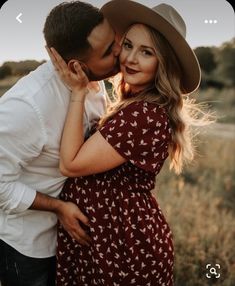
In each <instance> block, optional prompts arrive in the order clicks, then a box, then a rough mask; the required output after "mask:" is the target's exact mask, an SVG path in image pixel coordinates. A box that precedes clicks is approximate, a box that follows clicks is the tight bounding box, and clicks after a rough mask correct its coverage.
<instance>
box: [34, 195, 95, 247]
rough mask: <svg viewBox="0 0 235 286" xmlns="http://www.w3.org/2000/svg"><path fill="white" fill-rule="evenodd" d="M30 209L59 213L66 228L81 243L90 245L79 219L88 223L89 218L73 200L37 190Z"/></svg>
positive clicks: (58, 215) (59, 217)
mask: <svg viewBox="0 0 235 286" xmlns="http://www.w3.org/2000/svg"><path fill="white" fill-rule="evenodd" d="M30 209H32V210H40V211H49V212H53V213H55V214H56V215H57V217H58V219H59V220H60V222H61V224H62V226H63V227H64V229H65V230H66V231H67V232H68V233H69V234H70V235H71V237H72V238H74V239H76V240H77V241H78V242H79V243H80V244H83V245H89V243H90V241H91V240H90V237H89V236H88V235H87V234H86V232H85V231H84V230H83V229H82V228H81V226H80V224H79V221H80V222H82V223H83V224H85V225H88V218H87V217H86V216H85V215H84V214H83V213H82V212H81V211H80V209H79V208H78V206H77V205H76V204H74V203H72V202H64V201H61V200H59V199H56V198H52V197H50V196H48V195H45V194H42V193H39V192H37V194H36V197H35V199H34V202H33V204H32V205H31V207H30Z"/></svg>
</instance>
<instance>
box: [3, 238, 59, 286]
mask: <svg viewBox="0 0 235 286" xmlns="http://www.w3.org/2000/svg"><path fill="white" fill-rule="evenodd" d="M0 281H1V283H2V284H1V286H54V285H55V257H49V258H31V257H28V256H25V255H23V254H21V253H19V252H18V251H16V250H15V249H14V248H12V247H10V246H9V245H8V244H6V243H5V242H4V241H2V240H0Z"/></svg>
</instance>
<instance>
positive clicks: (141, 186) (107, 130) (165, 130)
mask: <svg viewBox="0 0 235 286" xmlns="http://www.w3.org/2000/svg"><path fill="white" fill-rule="evenodd" d="M99 132H100V133H101V135H102V136H103V137H104V138H105V139H106V140H107V142H109V144H111V145H112V146H113V148H115V150H117V152H119V154H120V155H122V156H123V157H124V158H126V159H127V162H126V163H124V164H122V165H121V166H118V167H117V168H115V169H112V170H110V171H107V172H104V173H100V174H95V175H89V176H84V177H79V178H69V179H68V180H67V181H66V183H65V185H64V188H63V190H62V193H61V199H63V200H65V201H72V202H74V203H76V204H77V205H78V207H79V208H80V210H81V211H82V212H84V214H85V215H86V216H87V217H88V218H89V220H90V227H89V228H88V227H86V226H83V227H84V228H85V229H86V230H87V232H88V233H89V235H90V236H91V239H92V243H91V246H90V247H88V246H82V245H80V244H78V243H77V242H76V241H75V240H73V239H72V238H70V236H69V235H68V234H67V233H66V231H65V230H64V229H63V227H62V226H61V225H59V226H58V247H57V286H62V285H63V286H66V285H68V286H72V285H77V286H93V285H104V286H127V285H134V286H157V285H161V286H167V285H168V286H172V285H173V244H172V234H171V230H170V228H169V226H168V224H167V222H166V220H165V218H164V215H163V214H162V211H161V209H160V207H159V205H158V203H157V201H156V199H155V197H154V196H153V194H152V193H151V190H152V189H153V188H154V186H155V179H156V174H158V173H159V171H160V169H161V167H162V165H163V163H164V161H165V159H166V158H167V156H168V151H167V150H168V145H169V142H170V140H171V129H170V127H169V120H168V117H167V114H166V112H165V110H164V109H163V108H161V107H159V106H158V105H156V104H153V103H147V102H144V101H141V102H135V103H131V104H129V105H128V106H127V107H125V108H123V109H121V110H120V111H119V112H117V114H115V115H114V116H113V118H112V119H110V120H108V121H107V122H106V123H105V124H104V126H103V127H101V128H100V130H99Z"/></svg>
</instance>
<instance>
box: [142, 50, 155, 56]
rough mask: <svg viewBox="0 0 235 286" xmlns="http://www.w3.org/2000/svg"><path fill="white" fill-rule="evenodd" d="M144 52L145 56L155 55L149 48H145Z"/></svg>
mask: <svg viewBox="0 0 235 286" xmlns="http://www.w3.org/2000/svg"><path fill="white" fill-rule="evenodd" d="M142 54H143V55H145V56H152V55H153V53H152V52H150V51H149V50H143V51H142Z"/></svg>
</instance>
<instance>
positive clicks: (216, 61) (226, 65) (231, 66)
mask: <svg viewBox="0 0 235 286" xmlns="http://www.w3.org/2000/svg"><path fill="white" fill-rule="evenodd" d="M194 52H195V54H196V55H197V57H198V61H199V63H200V66H201V69H202V81H201V86H200V87H201V88H207V87H214V88H218V89H222V88H224V87H234V86H235V61H234V59H235V38H233V39H232V40H231V41H229V42H225V43H224V44H222V45H221V46H219V47H198V48H196V49H195V50H194ZM43 62H45V61H41V62H38V61H35V60H26V61H20V62H13V61H12V62H10V61H9V62H5V63H3V65H2V66H0V79H4V78H6V77H8V76H11V75H15V76H23V75H26V74H28V73H29V72H30V71H32V70H34V69H36V68H37V67H38V66H39V65H41V64H42V63H43Z"/></svg>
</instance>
